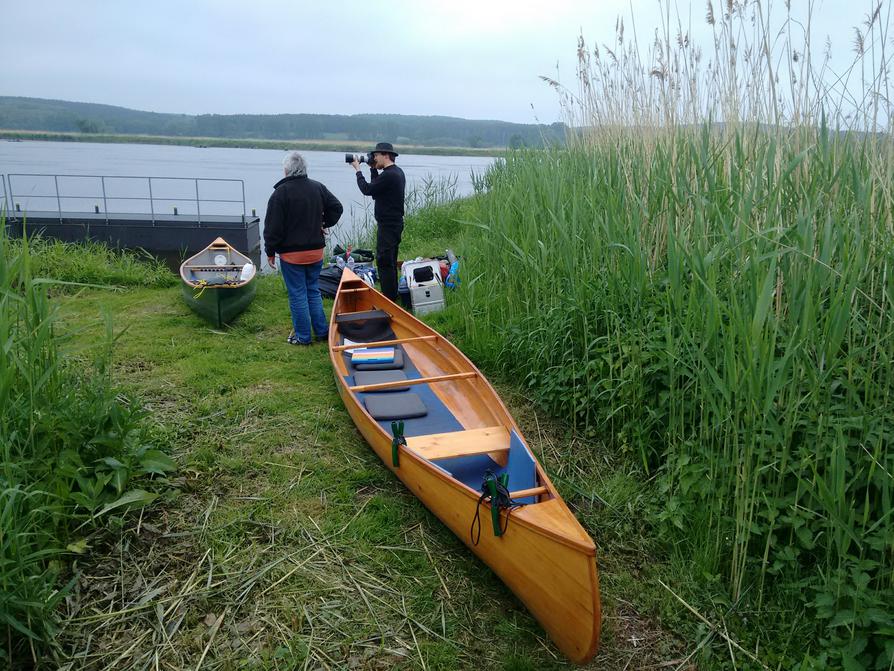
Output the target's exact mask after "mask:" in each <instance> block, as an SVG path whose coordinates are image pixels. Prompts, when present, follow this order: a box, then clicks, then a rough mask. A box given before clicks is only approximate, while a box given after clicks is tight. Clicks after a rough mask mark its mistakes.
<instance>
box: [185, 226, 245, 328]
mask: <svg viewBox="0 0 894 671" xmlns="http://www.w3.org/2000/svg"><path fill="white" fill-rule="evenodd" d="M246 271H248V274H247V275H244V273H245V272H246ZM255 272H256V269H255V267H254V264H253V263H252V260H251V259H250V258H249V257H247V256H246V255H245V254H243V253H242V252H240V251H239V250H237V249H236V248H235V247H233V246H232V245H231V244H229V243H228V242H227V241H226V240H224V239H223V238H217V239H216V240H214V241H213V242H212V243H211V244H210V245H208V246H207V247H205V249H203V250H202V251H200V252H199V253H198V254H194V255H193V256H191V257H189V258H188V259H186V260H185V261H184V262H183V263H182V264H180V282H181V286H182V290H183V300H185V301H186V304H187V305H188V306H189V307H190V308H192V309H193V311H195V313H196V314H198V315H199V316H200V317H203V318H204V319H206V320H207V321H208V322H209V323H210V324H211V325H212V326H215V327H217V328H222V327H223V326H225V325H226V324H229V323H230V322H231V321H233V320H234V319H235V318H236V317H238V316H239V315H240V314H242V312H243V311H244V310H245V308H247V307H248V306H249V304H250V303H251V302H252V301H253V300H254V297H255V290H256V287H255V279H256V275H255Z"/></svg>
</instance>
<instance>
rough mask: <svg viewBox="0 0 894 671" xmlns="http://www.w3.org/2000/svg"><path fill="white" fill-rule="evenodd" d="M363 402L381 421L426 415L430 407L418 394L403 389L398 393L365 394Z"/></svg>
mask: <svg viewBox="0 0 894 671" xmlns="http://www.w3.org/2000/svg"><path fill="white" fill-rule="evenodd" d="M363 404H364V405H365V406H366V411H367V412H368V413H369V414H370V415H372V416H373V419H377V420H379V421H388V420H393V419H413V418H414V417H425V416H426V415H427V414H428V409H427V408H426V407H425V403H423V402H422V399H421V398H419V395H418V394H414V393H413V392H411V391H402V392H400V393H397V394H375V395H370V396H365V397H364V398H363Z"/></svg>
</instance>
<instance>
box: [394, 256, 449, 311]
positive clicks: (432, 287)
mask: <svg viewBox="0 0 894 671" xmlns="http://www.w3.org/2000/svg"><path fill="white" fill-rule="evenodd" d="M404 274H405V275H406V277H407V287H409V289H410V303H411V305H412V306H413V312H415V313H416V314H417V315H424V314H426V313H428V312H437V311H438V310H443V309H444V305H445V302H444V284H443V283H442V282H441V264H440V263H438V262H437V261H410V262H409V263H407V264H405V265H404Z"/></svg>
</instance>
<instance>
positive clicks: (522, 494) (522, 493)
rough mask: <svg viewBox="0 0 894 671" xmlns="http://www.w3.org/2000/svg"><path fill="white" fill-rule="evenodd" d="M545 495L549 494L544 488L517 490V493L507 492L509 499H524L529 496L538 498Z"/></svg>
mask: <svg viewBox="0 0 894 671" xmlns="http://www.w3.org/2000/svg"><path fill="white" fill-rule="evenodd" d="M547 493H549V490H548V489H547V488H546V487H531V488H530V489H519V490H518V491H517V492H509V498H510V499H524V498H527V497H529V496H540V495H541V494H547Z"/></svg>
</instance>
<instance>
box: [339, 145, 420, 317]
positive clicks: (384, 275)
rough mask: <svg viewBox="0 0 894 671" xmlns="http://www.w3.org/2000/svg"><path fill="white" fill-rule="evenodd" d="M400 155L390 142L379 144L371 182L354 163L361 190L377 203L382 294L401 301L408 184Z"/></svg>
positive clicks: (378, 256)
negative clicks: (400, 261)
mask: <svg viewBox="0 0 894 671" xmlns="http://www.w3.org/2000/svg"><path fill="white" fill-rule="evenodd" d="M397 156H398V154H397V152H396V151H394V147H393V146H392V144H391V143H390V142H379V143H378V144H377V145H376V148H375V149H373V150H372V157H373V160H372V161H370V164H369V172H370V180H369V181H368V182H367V181H366V178H364V176H363V173H362V172H360V163H358V162H357V161H354V162H353V163H351V165H352V166H353V168H354V170H355V171H356V172H357V186H358V187H360V191H361V192H362V193H363V194H364V195H365V196H372V199H373V201H374V202H375V208H374V214H375V217H376V223H377V224H378V227H377V230H376V268H378V271H379V282H381V284H382V293H383V294H385V296H387V297H388V298H390V299H391V300H393V301H397V299H398V294H397V250H398V247H400V237H401V234H402V233H403V230H404V192H405V191H406V185H407V180H406V177H404V171H403V170H401V169H400V168H398V167H397V165H395V163H394V159H395V158H397Z"/></svg>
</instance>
